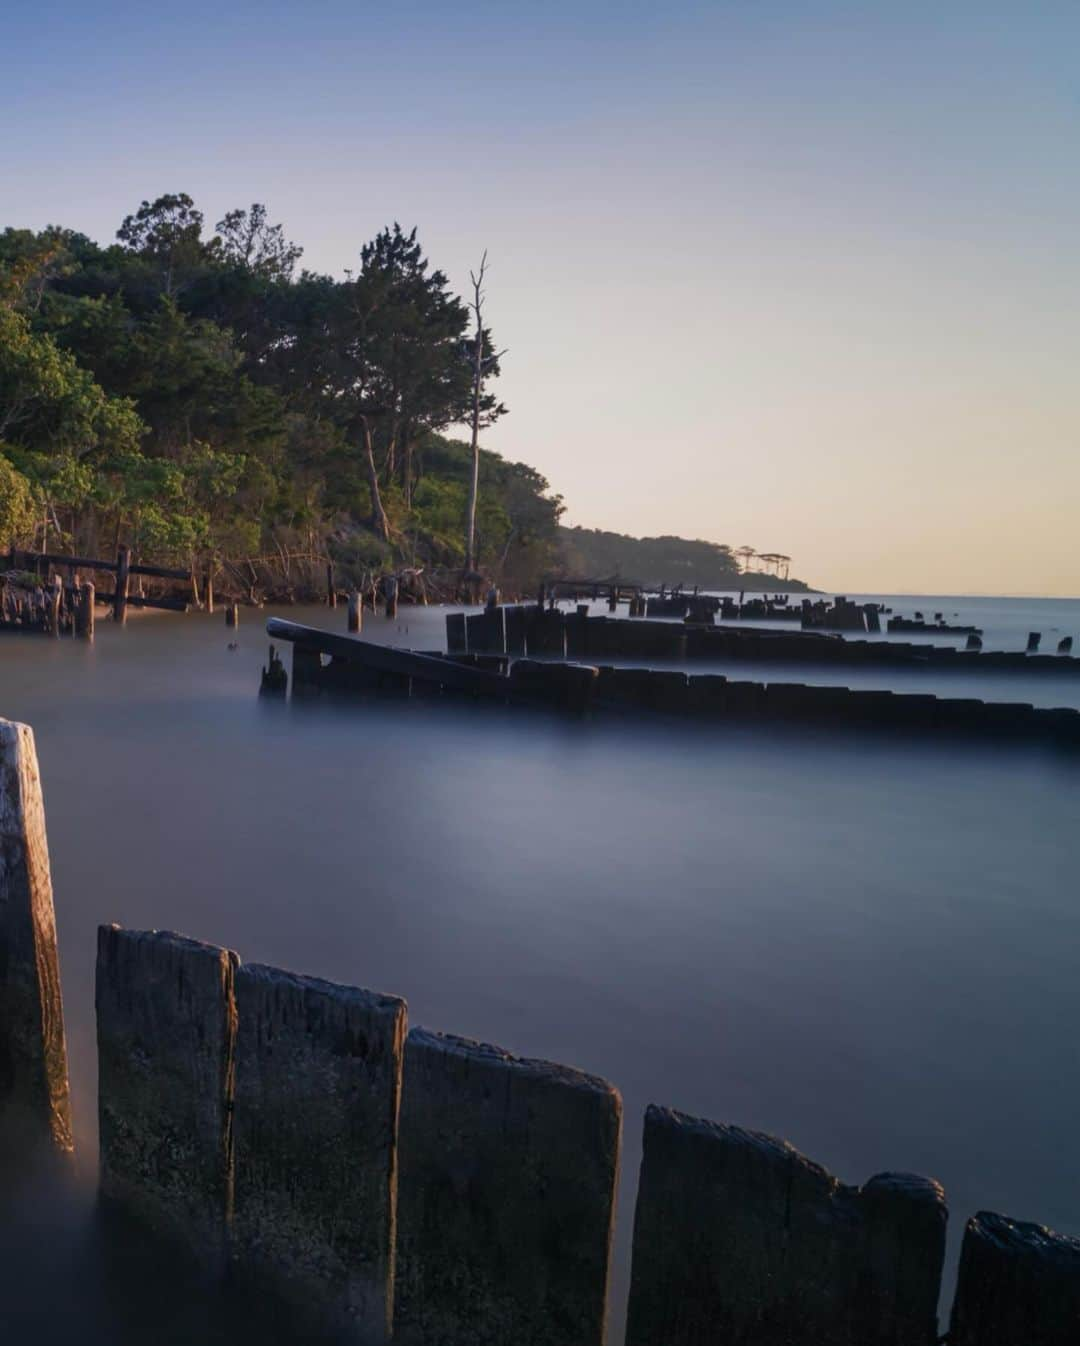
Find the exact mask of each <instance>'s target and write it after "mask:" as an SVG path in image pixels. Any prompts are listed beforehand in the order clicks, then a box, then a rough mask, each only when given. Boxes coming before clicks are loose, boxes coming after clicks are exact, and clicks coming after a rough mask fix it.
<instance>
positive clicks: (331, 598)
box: [326, 561, 337, 608]
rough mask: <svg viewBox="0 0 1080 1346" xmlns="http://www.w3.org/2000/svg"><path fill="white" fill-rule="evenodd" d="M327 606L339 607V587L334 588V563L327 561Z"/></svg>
mask: <svg viewBox="0 0 1080 1346" xmlns="http://www.w3.org/2000/svg"><path fill="white" fill-rule="evenodd" d="M326 606H327V607H328V608H336V607H337V589H335V588H334V563H333V561H327V563H326Z"/></svg>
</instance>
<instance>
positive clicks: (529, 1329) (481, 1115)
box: [394, 1029, 662, 1346]
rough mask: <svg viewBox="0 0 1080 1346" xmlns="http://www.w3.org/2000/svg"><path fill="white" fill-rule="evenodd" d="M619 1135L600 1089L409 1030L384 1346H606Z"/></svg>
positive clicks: (613, 1093)
mask: <svg viewBox="0 0 1080 1346" xmlns="http://www.w3.org/2000/svg"><path fill="white" fill-rule="evenodd" d="M621 1123H622V1101H621V1099H620V1097H619V1094H618V1092H617V1090H615V1089H614V1088H612V1086H611V1085H610V1084H608V1083H607V1082H606V1081H604V1080H601V1079H597V1078H596V1077H594V1076H591V1075H584V1074H582V1073H581V1072H579V1071H576V1070H569V1069H567V1068H566V1067H563V1066H557V1065H552V1064H550V1063H549V1062H545V1061H525V1060H520V1059H518V1058H517V1057H514V1056H511V1055H509V1054H508V1053H507V1052H504V1051H502V1050H500V1049H499V1048H498V1047H491V1046H487V1045H485V1044H482V1043H478V1042H469V1041H466V1040H464V1039H462V1038H455V1037H448V1036H443V1035H442V1034H438V1033H429V1032H426V1031H424V1030H422V1029H414V1030H413V1031H412V1032H411V1033H410V1034H409V1037H408V1041H407V1043H406V1048H405V1084H404V1091H403V1095H402V1106H401V1177H400V1184H399V1193H398V1244H397V1249H398V1251H397V1285H396V1288H395V1300H396V1303H395V1318H394V1341H395V1346H429V1344H430V1343H432V1342H438V1343H439V1346H507V1344H508V1343H511V1342H512V1343H513V1346H602V1343H603V1341H604V1334H605V1327H606V1307H607V1288H608V1268H609V1261H610V1251H611V1231H612V1221H613V1216H614V1210H615V1188H616V1182H617V1177H618V1167H619V1146H620V1140H621ZM660 1340H662V1338H659V1337H658V1338H657V1339H656V1341H654V1342H653V1343H652V1346H657V1342H659V1341H660Z"/></svg>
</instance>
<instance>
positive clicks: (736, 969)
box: [0, 599, 1080, 1341]
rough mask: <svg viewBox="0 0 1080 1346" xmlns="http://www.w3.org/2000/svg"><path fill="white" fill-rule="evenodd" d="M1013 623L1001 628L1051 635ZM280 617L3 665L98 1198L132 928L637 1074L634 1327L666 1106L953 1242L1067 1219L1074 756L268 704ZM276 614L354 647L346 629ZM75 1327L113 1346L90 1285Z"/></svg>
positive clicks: (28, 1283) (630, 1146) (11, 654)
mask: <svg viewBox="0 0 1080 1346" xmlns="http://www.w3.org/2000/svg"><path fill="white" fill-rule="evenodd" d="M966 601H967V602H968V603H969V604H971V602H972V600H966ZM979 601H980V602H983V601H990V600H979ZM948 602H949V600H939V601H937V607H939V608H944V607H947V606H948ZM959 602H960V600H957V604H959ZM998 602H999V606H1001V607H1002V610H1004V608H1005V607H1008V608H1009V611H1010V612H1012V614H1013V615H1012V620H1013V621H1014V627H1015V630H1017V631H1020V630H1022V631H1023V632H1024V633H1025V634H1026V631H1027V630H1028V629H1039V621H1040V620H1042V621H1044V622H1045V624H1044V626H1043V628H1042V629H1044V632H1045V631H1048V630H1049V629H1050V623H1049V620H1048V619H1044V618H1043V617H1042V615H1041V614H1040V617H1039V619H1038V620H1035V621H1034V624H1032V613H1031V611H1030V610H1024V609H1014V608H1012V607H1011V606H1009V605H1008V604H1005V603H1004V601H1003V600H999V601H998ZM934 604H935V600H933V599H921V600H917V601H916V602H914V603H913V604H912V606H913V607H914V606H919V607H922V608H923V609H924V610H926V609H927V607H929V608H930V609H931V610H935V608H934ZM1057 606H1058V605H1055V611H1056V608H1057ZM1061 606H1063V607H1064V610H1065V611H1066V612H1067V614H1068V617H1069V618H1070V619H1071V620H1072V622H1073V624H1074V626H1075V627H1076V629H1077V633H1078V634H1080V620H1077V618H1076V616H1075V613H1076V611H1077V606H1076V605H1072V606H1071V607H1069V606H1068V605H1061ZM953 610H959V609H958V608H953V609H950V610H949V611H950V615H951V611H953ZM969 611H970V608H969ZM266 615H269V614H268V613H264V614H262V615H261V616H260V615H257V614H255V613H253V612H251V611H248V610H245V611H243V613H242V618H241V620H242V625H241V628H240V630H239V632H238V633H237V639H238V641H239V645H240V648H239V650H238V651H236V652H230V651H229V650H228V649H227V643H228V641H229V639H231V638H232V637H233V633H232V632H227V631H226V630H225V628H224V626H223V625H222V618H221V617H220V615H218V616H215V617H214V618H208V617H205V616H201V615H192V616H189V617H186V618H172V617H153V618H144V619H140V620H138V621H136V622H133V623H132V625H131V626H130V627H129V629H128V630H127V631H125V632H118V631H116V630H114V629H113V628H112V627H111V625H110V624H109V623H102V624H101V626H100V627H99V637H98V641H97V644H96V646H95V647H94V648H93V649H92V650H90V649H86V648H84V647H82V646H80V645H77V644H73V643H68V642H63V643H57V642H48V641H45V640H36V639H29V638H26V639H24V638H18V637H8V638H5V639H4V640H3V641H2V643H0V693H2V695H0V713H2V714H4V715H7V716H9V717H11V718H16V719H20V720H25V721H28V722H29V723H30V724H32V725H33V726H34V728H35V731H36V733H37V739H38V747H39V754H40V757H41V763H42V770H43V775H44V784H45V795H46V807H47V811H48V824H49V835H50V844H51V851H52V861H53V874H54V884H55V892H56V903H57V914H58V921H59V927H60V941H61V958H62V969H63V975H64V987H65V995H66V1008H67V1018H68V1039H69V1051H70V1056H71V1066H72V1075H73V1086H74V1091H75V1100H74V1102H75V1108H76V1123H77V1127H78V1132H79V1141H80V1144H81V1147H82V1156H83V1161H82V1162H83V1166H84V1175H85V1177H86V1181H87V1186H88V1188H89V1186H90V1184H91V1182H92V1177H93V1174H92V1169H93V1154H94V1147H95V1144H96V1137H95V1118H94V1108H95V1104H94V1098H95V1061H94V1042H93V957H94V930H95V927H96V925H97V924H98V923H99V922H100V921H108V920H116V921H119V922H121V923H122V924H125V925H129V926H136V927H152V926H157V927H168V928H173V929H177V930H180V931H182V932H184V933H186V934H190V935H192V936H196V937H198V938H202V939H207V940H211V941H215V942H218V943H221V944H226V945H229V946H231V947H233V948H235V949H236V950H238V952H239V953H240V955H241V957H243V958H245V959H248V960H253V961H254V960H259V961H266V962H272V963H278V964H281V965H283V966H286V967H290V968H293V969H296V970H298V971H303V972H308V973H313V974H316V975H319V976H323V977H328V978H331V979H335V980H341V981H346V982H354V983H358V984H360V985H364V986H369V987H373V988H376V989H380V990H386V991H392V992H395V993H398V994H401V995H403V996H405V997H406V999H407V1000H408V1002H409V1011H410V1019H411V1022H413V1023H421V1024H424V1025H427V1026H429V1027H432V1028H438V1029H445V1030H449V1031H453V1032H457V1033H464V1034H467V1035H469V1036H475V1037H482V1038H485V1039H487V1040H490V1041H494V1042H497V1043H499V1044H501V1045H503V1046H505V1047H507V1048H509V1049H511V1050H513V1051H516V1052H520V1053H523V1054H528V1055H533V1056H545V1057H550V1058H553V1059H555V1060H558V1061H563V1062H567V1063H569V1064H573V1065H576V1066H580V1067H582V1068H584V1069H587V1070H590V1071H594V1072H597V1073H599V1074H601V1075H604V1076H606V1077H607V1078H609V1079H610V1080H612V1081H613V1082H614V1083H615V1084H617V1085H618V1086H619V1087H620V1089H621V1090H622V1092H623V1096H624V1100H625V1105H626V1135H625V1148H624V1181H623V1188H622V1193H621V1198H620V1200H621V1211H620V1231H619V1240H620V1241H619V1251H618V1273H617V1278H616V1289H615V1305H614V1307H615V1320H616V1333H615V1335H614V1337H613V1340H615V1341H618V1339H619V1328H620V1327H621V1321H622V1304H623V1299H624V1295H625V1283H626V1266H627V1262H628V1242H629V1241H628V1237H627V1235H628V1229H629V1221H630V1217H631V1214H632V1209H633V1199H634V1189H635V1185H636V1175H637V1167H638V1162H639V1143H640V1121H641V1114H642V1112H643V1109H644V1107H645V1105H646V1104H647V1103H648V1102H650V1101H656V1102H660V1103H665V1104H671V1105H674V1106H676V1107H679V1108H682V1109H685V1110H687V1111H689V1112H693V1113H700V1114H703V1115H706V1116H709V1117H714V1118H717V1119H722V1120H727V1121H733V1122H737V1123H740V1124H743V1125H746V1126H751V1127H757V1128H761V1129H764V1130H767V1131H771V1132H775V1133H777V1134H780V1135H783V1136H785V1137H787V1138H788V1139H789V1140H791V1141H792V1142H793V1143H794V1144H795V1145H797V1146H798V1147H799V1148H801V1149H802V1150H804V1151H805V1152H806V1153H808V1154H809V1155H810V1156H812V1157H813V1158H815V1159H817V1160H819V1161H820V1162H822V1163H824V1164H826V1165H827V1166H829V1167H830V1168H832V1169H833V1170H834V1171H835V1172H836V1173H837V1174H838V1175H839V1176H840V1177H842V1178H843V1179H845V1180H848V1181H861V1180H863V1179H865V1178H866V1177H868V1176H869V1175H870V1174H872V1173H874V1172H876V1171H879V1170H882V1169H886V1168H907V1169H912V1170H915V1171H917V1172H923V1173H928V1174H931V1175H933V1176H936V1177H938V1178H940V1179H941V1180H942V1181H943V1182H944V1183H945V1186H946V1189H947V1191H948V1194H949V1198H950V1205H951V1208H952V1211H953V1218H952V1223H953V1233H954V1238H955V1236H957V1235H958V1234H959V1231H960V1229H961V1227H962V1223H963V1220H964V1218H966V1216H967V1215H968V1214H969V1213H971V1212H972V1211H974V1210H975V1209H977V1208H980V1207H990V1208H996V1209H999V1210H1002V1211H1005V1212H1007V1213H1009V1214H1012V1215H1015V1216H1017V1217H1021V1218H1027V1219H1036V1220H1039V1221H1042V1222H1045V1223H1048V1224H1051V1225H1054V1226H1056V1227H1058V1228H1059V1229H1062V1230H1064V1231H1067V1232H1070V1233H1074V1234H1080V1200H1078V1181H1080V1156H1078V1153H1077V1150H1076V1146H1075V1144H1074V1143H1073V1142H1074V1135H1075V1128H1076V1118H1077V1110H1078V1105H1080V1059H1078V1058H1080V1047H1078V1045H1077V1034H1076V1027H1075V1026H1076V1023H1077V1022H1078V1020H1080V978H1078V977H1077V975H1076V949H1077V947H1078V943H1080V912H1078V910H1077V903H1076V900H1075V896H1074V893H1075V884H1076V879H1077V871H1078V862H1080V834H1078V829H1077V827H1076V816H1077V805H1076V800H1077V784H1078V779H1080V762H1078V761H1077V759H1075V758H1072V757H1064V756H1058V755H1056V754H1055V753H1053V752H1052V751H1047V750H1041V751H1035V750H1025V749H1018V748H1009V749H1001V750H995V749H993V748H991V747H989V746H983V747H972V746H966V745H958V744H950V745H948V746H947V747H942V748H940V749H939V748H936V747H935V746H934V745H932V744H930V743H927V742H926V741H925V740H924V741H914V742H910V743H907V744H905V743H902V742H899V743H898V742H897V741H895V740H887V741H886V740H879V739H876V738H874V737H872V736H864V737H861V738H854V737H846V738H843V739H842V740H839V741H833V742H830V741H827V740H825V739H821V738H818V737H815V736H813V735H811V734H804V735H799V734H792V733H791V731H790V730H788V731H785V732H784V733H782V734H781V733H771V732H767V731H763V730H742V731H736V730H730V729H728V730H723V729H717V730H715V731H710V732H708V733H702V732H700V731H695V730H692V729H690V728H688V727H686V726H680V725H679V724H678V723H675V722H670V723H666V722H658V723H654V724H647V723H642V722H638V723H631V722H628V721H625V720H620V721H614V720H613V721H610V722H601V721H598V722H594V723H584V724H582V723H577V722H569V721H566V720H563V719H560V718H558V717H555V716H550V717H549V716H546V715H542V714H537V715H535V716H534V715H532V714H527V713H525V712H520V711H519V712H508V711H501V710H497V709H492V708H472V709H470V708H468V707H460V706H439V705H434V704H429V703H413V704H404V705H399V704H393V703H381V704H365V705H354V706H349V707H346V708H339V709H326V708H317V709H311V708H303V707H298V708H297V709H296V710H293V709H292V708H290V707H287V706H280V705H277V706H267V705H264V704H260V703H259V701H258V700H257V698H256V696H255V692H256V688H257V685H258V668H259V665H260V663H261V661H262V660H263V659H264V658H265V654H266V645H267V640H266V637H265V635H263V634H262V620H263V618H264V617H265V616H266ZM282 615H286V616H290V617H293V618H294V619H296V620H301V621H310V622H311V623H312V624H322V625H327V624H332V625H333V627H334V628H335V629H339V630H343V629H344V620H345V619H344V612H343V611H340V610H339V611H338V612H336V613H332V614H331V613H327V612H326V611H325V610H321V609H316V610H312V611H310V612H305V611H304V610H297V609H291V610H286V611H283V613H282ZM986 624H987V626H988V627H989V625H990V623H989V621H987V623H986ZM406 626H408V628H409V629H408V631H407V632H406V630H405V627H406ZM1010 629H1012V628H1010ZM442 632H443V624H442V613H441V612H439V611H438V610H435V609H432V610H429V611H424V610H420V611H409V612H408V614H407V615H404V610H403V616H402V619H401V622H400V623H389V622H386V621H385V620H384V619H382V618H378V619H372V618H370V616H368V617H367V628H366V630H365V635H367V636H368V637H369V638H378V639H384V640H392V641H399V642H401V643H408V644H410V645H413V646H416V647H420V648H423V647H427V648H434V647H436V646H441V645H442ZM1046 639H1047V637H1046V635H1045V634H1044V642H1045V641H1046ZM1021 643H1022V642H1021ZM1015 644H1016V641H1015V640H1013V641H1011V645H1012V646H1013V647H1015ZM286 662H288V659H287V660H286ZM769 676H775V671H773V672H771V673H770V674H769ZM798 676H799V677H800V679H801V680H804V681H805V680H806V673H805V670H800V671H799V675H798ZM832 680H833V681H835V680H836V678H835V676H834V677H833V679H832ZM844 680H845V681H847V680H848V679H847V678H845V679H844ZM950 681H951V680H950ZM965 694H970V693H965V692H961V691H960V690H959V689H958V690H957V691H956V695H965ZM983 694H987V695H990V693H985V692H984V693H983ZM1005 695H1006V696H1007V697H1008V699H1017V689H1016V688H1015V687H1014V685H1013V684H1011V683H1010V684H1009V690H1007V691H1006V693H1005ZM1023 699H1031V698H1030V696H1027V695H1026V694H1025V696H1024V698H1023ZM1062 703H1063V702H1061V701H1060V700H1058V701H1057V704H1062ZM117 838H122V844H117ZM43 1218H44V1216H43V1215H42V1213H41V1212H40V1211H35V1212H34V1214H33V1218H32V1219H31V1218H30V1217H29V1216H28V1217H27V1219H28V1221H29V1225H28V1228H31V1229H37V1227H38V1226H39V1225H40V1223H41V1221H42V1219H43ZM47 1237H48V1239H49V1241H50V1242H49V1248H50V1254H51V1255H52V1256H53V1261H52V1262H51V1263H50V1264H49V1274H50V1276H53V1275H55V1271H56V1266H55V1249H56V1248H57V1247H58V1246H60V1242H59V1241H58V1239H57V1236H56V1234H55V1231H49V1232H48V1233H47ZM34 1238H35V1235H33V1234H32V1233H28V1234H27V1239H26V1241H25V1246H23V1253H24V1259H23V1261H19V1262H17V1265H18V1266H19V1268H20V1269H19V1271H18V1273H17V1275H16V1276H15V1277H12V1276H11V1273H10V1268H11V1265H12V1261H11V1258H10V1257H9V1256H8V1254H7V1253H6V1252H5V1250H4V1249H2V1248H0V1254H2V1255H0V1266H7V1267H8V1269H9V1278H13V1279H15V1280H16V1282H17V1284H16V1286H15V1291H19V1290H21V1291H23V1292H24V1294H23V1300H22V1302H23V1307H24V1308H25V1307H26V1304H27V1302H28V1301H31V1303H32V1307H33V1312H34V1314H35V1317H34V1321H35V1324H36V1325H37V1330H38V1332H39V1335H38V1340H41V1341H46V1340H56V1341H61V1340H64V1341H66V1340H68V1339H70V1338H69V1335H68V1334H67V1333H68V1329H66V1328H65V1329H63V1330H61V1329H60V1328H56V1329H54V1330H53V1336H52V1337H51V1338H50V1337H49V1335H48V1332H47V1331H45V1330H44V1329H43V1328H42V1327H41V1322H42V1319H41V1316H40V1314H41V1301H40V1300H38V1301H33V1298H32V1297H33V1295H35V1294H37V1293H38V1285H37V1283H36V1282H35V1281H34V1279H33V1277H31V1276H29V1275H28V1274H27V1266H26V1265H24V1262H25V1255H26V1249H27V1248H30V1249H31V1250H33V1248H34V1247H35V1246H36V1245H35V1242H34ZM20 1244H21V1245H22V1240H20ZM72 1255H73V1256H74V1254H72ZM80 1255H81V1254H80ZM33 1260H34V1259H33V1256H32V1255H29V1261H30V1262H31V1263H32V1262H33ZM83 1265H84V1266H85V1265H87V1264H86V1263H85V1261H84V1263H83ZM3 1275H4V1272H3V1271H2V1270H0V1276H3ZM92 1280H93V1277H87V1281H88V1283H89V1282H90V1281H92ZM80 1296H82V1297H80ZM48 1302H49V1304H50V1306H51V1307H53V1308H57V1310H58V1311H59V1305H58V1304H57V1302H56V1297H55V1296H50V1297H49V1300H48ZM162 1302H163V1303H168V1302H169V1301H168V1300H167V1299H165V1300H163V1301H162ZM67 1309H68V1311H69V1312H70V1313H71V1314H72V1315H73V1316H74V1317H75V1319H76V1321H78V1322H79V1324H80V1332H81V1335H82V1336H83V1337H84V1339H87V1340H90V1339H93V1331H92V1329H91V1326H90V1324H91V1323H92V1322H94V1321H95V1314H97V1315H103V1314H105V1313H106V1310H104V1309H102V1307H101V1296H100V1294H96V1293H91V1292H90V1290H89V1289H86V1288H85V1287H84V1289H83V1290H75V1291H72V1293H71V1295H70V1296H69V1298H68V1301H67ZM110 1311H114V1310H110ZM199 1311H200V1310H199V1308H198V1306H197V1305H195V1306H193V1304H192V1302H191V1301H190V1299H189V1298H185V1300H184V1301H183V1307H182V1308H181V1307H180V1306H178V1305H175V1304H173V1305H172V1306H171V1307H170V1308H169V1309H168V1313H173V1314H175V1315H176V1317H177V1320H178V1322H179V1321H181V1320H182V1321H183V1323H184V1326H183V1327H182V1328H181V1327H179V1326H178V1327H176V1328H175V1329H174V1335H173V1336H167V1335H161V1332H162V1331H163V1329H161V1327H160V1319H159V1322H158V1325H157V1328H156V1330H157V1331H158V1333H159V1335H157V1336H155V1337H154V1340H162V1341H164V1340H176V1341H180V1340H195V1339H200V1340H206V1341H216V1340H224V1339H225V1335H226V1327H225V1326H224V1325H223V1324H222V1323H221V1322H220V1321H218V1323H217V1326H216V1328H215V1329H214V1330H213V1331H211V1330H210V1329H209V1328H207V1326H206V1323H205V1321H203V1320H201V1319H200V1320H199V1323H198V1330H197V1331H196V1329H195V1328H193V1327H192V1326H191V1321H190V1315H191V1314H192V1313H198V1312H199ZM184 1315H188V1316H187V1317H185V1316H184ZM214 1316H215V1315H214V1314H212V1313H211V1312H210V1311H209V1310H208V1309H207V1310H205V1317H206V1318H211V1317H214ZM16 1317H17V1314H16ZM42 1332H44V1333H45V1334H44V1335H41V1333H42ZM243 1335H244V1334H243V1333H242V1332H241V1333H239V1335H238V1333H237V1330H236V1328H235V1327H233V1328H232V1329H231V1340H233V1341H236V1340H238V1339H239V1340H242V1339H243ZM100 1339H101V1340H110V1341H113V1340H121V1339H123V1340H125V1341H126V1340H129V1339H130V1340H139V1339H140V1332H139V1331H138V1330H136V1328H134V1327H133V1328H130V1335H129V1336H124V1337H122V1338H121V1337H118V1336H116V1335H115V1334H114V1333H112V1332H111V1331H109V1332H107V1331H105V1330H102V1331H101V1332H100ZM141 1339H142V1340H144V1341H146V1340H149V1338H148V1337H146V1335H145V1332H143V1333H142V1334H141ZM260 1339H263V1340H269V1339H270V1334H269V1333H267V1334H266V1335H265V1336H261V1337H260Z"/></svg>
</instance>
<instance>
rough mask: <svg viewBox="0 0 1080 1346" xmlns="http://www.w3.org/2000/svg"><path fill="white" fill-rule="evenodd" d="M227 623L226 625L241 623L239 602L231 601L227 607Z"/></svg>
mask: <svg viewBox="0 0 1080 1346" xmlns="http://www.w3.org/2000/svg"><path fill="white" fill-rule="evenodd" d="M225 625H226V626H239V625H240V605H239V603H230V604H229V606H228V607H227V608H226V609H225Z"/></svg>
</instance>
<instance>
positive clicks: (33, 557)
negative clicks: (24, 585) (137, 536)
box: [8, 551, 135, 574]
mask: <svg viewBox="0 0 1080 1346" xmlns="http://www.w3.org/2000/svg"><path fill="white" fill-rule="evenodd" d="M8 559H9V561H10V563H11V565H12V566H13V567H14V568H15V569H16V570H37V569H38V568H39V567H40V566H42V565H56V566H74V567H76V568H77V569H79V570H111V571H113V573H114V574H115V572H116V562H115V561H97V560H94V559H93V558H92V557H89V556H61V555H59V554H58V553H56V552H36V551H12V552H9V553H8ZM132 569H133V570H134V569H135V567H134V566H132Z"/></svg>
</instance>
